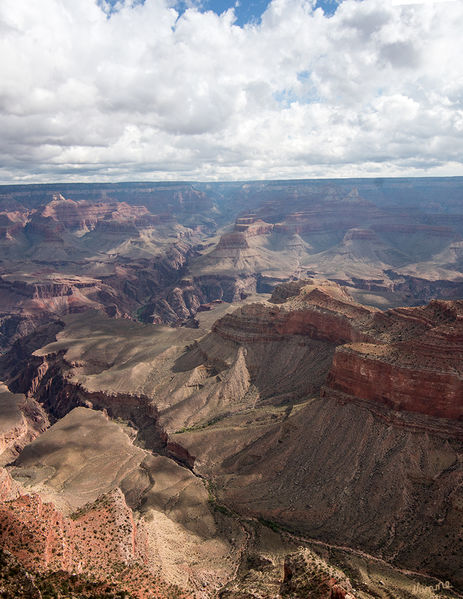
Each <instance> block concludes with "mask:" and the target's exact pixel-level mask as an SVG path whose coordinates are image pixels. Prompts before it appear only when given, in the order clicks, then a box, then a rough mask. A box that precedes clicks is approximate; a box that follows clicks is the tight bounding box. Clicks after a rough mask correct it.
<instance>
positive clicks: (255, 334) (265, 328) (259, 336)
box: [213, 280, 374, 345]
mask: <svg viewBox="0 0 463 599" xmlns="http://www.w3.org/2000/svg"><path fill="white" fill-rule="evenodd" d="M304 283H305V284H304V285H302V286H300V285H298V284H296V283H294V284H291V283H290V284H286V285H284V286H283V288H282V289H280V290H278V291H276V292H275V295H274V296H272V301H273V302H274V303H275V304H277V305H275V306H271V307H270V306H268V305H265V304H251V305H247V306H244V307H243V308H239V309H237V310H236V311H235V312H233V313H231V314H227V315H226V316H224V317H223V318H222V319H220V320H219V321H218V322H216V323H215V325H214V327H213V331H214V332H215V333H217V334H218V335H220V336H221V337H223V338H225V339H230V340H232V341H235V342H237V343H249V342H268V341H272V340H275V339H281V338H282V337H288V336H293V335H297V336H301V338H303V337H309V338H311V339H315V340H318V341H328V342H330V343H334V344H336V345H338V344H342V343H347V342H349V341H354V340H356V341H361V340H363V341H367V340H369V339H370V336H369V334H368V333H367V332H363V331H362V330H361V328H360V327H359V326H357V324H356V320H362V319H365V318H368V317H369V316H370V315H371V314H372V313H373V312H374V311H373V309H369V308H366V307H363V306H360V305H357V304H355V303H354V302H353V301H352V300H351V299H349V297H348V296H347V295H346V294H345V292H343V291H342V290H341V288H340V287H339V286H337V285H333V284H330V283H328V282H327V281H325V282H323V281H314V280H307V281H305V282H304ZM285 290H287V291H285ZM283 298H285V299H286V300H288V299H289V301H287V302H286V303H280V302H281V301H282V300H283Z"/></svg>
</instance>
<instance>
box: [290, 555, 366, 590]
mask: <svg viewBox="0 0 463 599" xmlns="http://www.w3.org/2000/svg"><path fill="white" fill-rule="evenodd" d="M281 596H282V597H284V598H286V597H288V598H291V599H306V597H310V598H311V599H355V597H354V595H353V594H352V587H351V583H350V581H349V579H348V578H347V576H346V575H345V574H344V573H343V572H342V571H341V570H338V569H336V568H334V567H333V566H330V565H329V564H327V563H326V562H325V561H324V560H322V559H321V558H320V557H319V556H317V555H316V554H314V553H313V552H312V551H310V550H309V549H305V550H304V549H303V550H300V551H298V552H297V553H292V554H290V555H287V556H286V558H285V563H284V577H283V583H282V585H281Z"/></svg>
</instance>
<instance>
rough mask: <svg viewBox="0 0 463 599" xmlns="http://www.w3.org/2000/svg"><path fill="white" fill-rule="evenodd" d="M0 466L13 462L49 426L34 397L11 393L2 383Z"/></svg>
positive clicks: (0, 387)
mask: <svg viewBox="0 0 463 599" xmlns="http://www.w3.org/2000/svg"><path fill="white" fill-rule="evenodd" d="M0 414H1V419H0V464H2V463H7V462H9V461H11V460H12V459H13V458H14V457H16V456H17V455H18V453H19V452H20V451H21V450H22V449H23V448H24V447H25V446H26V445H27V444H28V443H30V442H31V441H32V440H33V439H35V437H37V436H38V435H39V434H40V433H41V432H43V431H44V430H45V429H46V428H47V427H48V426H49V422H48V417H47V415H46V413H45V412H44V410H43V409H42V408H41V406H40V405H39V404H38V403H37V402H36V401H35V399H33V398H32V397H28V398H26V397H24V396H23V395H18V394H16V395H15V394H13V393H10V392H9V390H8V388H7V387H6V385H4V384H3V383H1V382H0Z"/></svg>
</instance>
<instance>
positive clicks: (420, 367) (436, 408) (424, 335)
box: [326, 300, 463, 420]
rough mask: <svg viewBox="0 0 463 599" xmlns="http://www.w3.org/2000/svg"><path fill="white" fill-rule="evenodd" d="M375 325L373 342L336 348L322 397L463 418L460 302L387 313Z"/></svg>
mask: <svg viewBox="0 0 463 599" xmlns="http://www.w3.org/2000/svg"><path fill="white" fill-rule="evenodd" d="M373 324H374V326H375V327H376V331H375V333H376V335H377V341H376V343H353V344H347V345H344V346H342V347H338V349H337V351H336V353H335V355H334V359H333V365H332V368H331V371H330V374H329V377H328V382H327V390H326V393H328V394H329V390H330V389H332V390H334V391H340V392H342V393H343V394H346V395H348V396H352V397H356V398H360V399H364V400H368V401H372V402H375V403H380V404H384V405H386V406H387V407H389V408H392V409H393V410H406V411H409V412H420V413H422V414H427V415H429V416H433V417H438V418H448V419H451V420H463V302H461V301H457V302H444V301H439V300H435V301H433V302H431V304H430V305H429V306H427V307H425V308H407V309H398V310H391V311H389V312H386V313H384V314H377V315H376V318H374V320H373ZM386 325H388V328H387V331H388V333H387V334H388V336H389V340H386V339H384V335H382V331H384V327H385V326H386Z"/></svg>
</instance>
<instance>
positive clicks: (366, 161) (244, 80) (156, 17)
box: [0, 0, 463, 182]
mask: <svg viewBox="0 0 463 599" xmlns="http://www.w3.org/2000/svg"><path fill="white" fill-rule="evenodd" d="M175 5H176V4H175V2H173V1H171V2H169V1H167V0H145V2H144V3H143V2H132V1H129V0H126V1H125V2H124V1H122V0H120V2H119V3H118V5H117V7H116V9H117V10H115V11H112V12H109V11H108V9H107V4H106V3H105V2H100V3H97V2H96V0H79V1H78V2H76V1H75V0H41V1H40V3H37V2H26V1H18V0H2V2H1V3H0V55H1V56H2V60H1V61H0V130H1V132H2V134H1V136H0V180H1V181H3V182H9V181H50V180H89V181H91V180H100V181H101V180H106V179H112V180H115V179H122V180H130V179H132V180H142V179H202V180H204V179H248V178H275V177H278V178H284V177H314V176H317V177H318V176H362V175H364V176H369V175H414V174H417V175H422V174H435V175H452V174H463V125H462V123H463V65H462V61H461V60H460V57H461V54H462V50H463V43H462V36H461V31H463V3H461V2H453V1H446V2H436V1H433V2H431V1H429V2H425V1H422V2H420V3H412V2H405V0H404V2H403V3H402V2H401V3H400V4H399V3H398V2H397V1H396V0H391V1H390V2H384V1H383V0H364V1H358V0H345V1H344V2H342V3H341V4H340V5H339V7H338V9H337V11H336V12H335V14H334V15H333V16H330V17H328V16H325V15H324V13H323V11H322V9H320V8H314V2H312V1H310V0H272V2H271V3H270V4H269V6H268V8H267V10H266V11H265V13H264V14H263V15H262V19H261V22H259V23H252V24H249V25H246V26H244V27H238V26H237V25H236V23H235V16H234V11H233V9H230V10H229V11H227V12H225V13H224V14H222V15H220V16H218V15H216V14H215V13H213V12H211V11H208V12H202V11H201V9H200V3H197V2H190V3H189V6H190V8H188V9H187V10H186V11H185V12H184V13H183V14H182V15H181V16H180V15H179V13H178V12H177V10H176V9H175ZM105 7H106V8H105Z"/></svg>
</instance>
